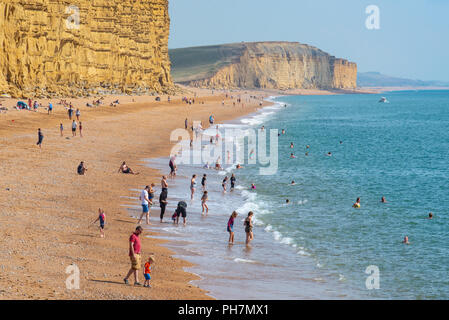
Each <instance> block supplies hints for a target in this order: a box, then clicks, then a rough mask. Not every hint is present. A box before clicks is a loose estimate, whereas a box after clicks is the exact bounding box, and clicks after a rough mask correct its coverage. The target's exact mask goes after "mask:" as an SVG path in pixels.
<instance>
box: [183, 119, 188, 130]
mask: <svg viewBox="0 0 449 320" xmlns="http://www.w3.org/2000/svg"><path fill="white" fill-rule="evenodd" d="M184 126H185V129H186V130H187V127H188V121H187V118H186V119H185V120H184Z"/></svg>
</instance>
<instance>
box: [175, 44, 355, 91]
mask: <svg viewBox="0 0 449 320" xmlns="http://www.w3.org/2000/svg"><path fill="white" fill-rule="evenodd" d="M170 58H171V61H172V75H173V78H174V81H175V82H179V83H182V84H187V85H190V86H195V87H203V88H215V89H231V88H262V89H281V90H287V89H296V88H303V89H352V88H355V87H356V86H357V65H356V64H355V63H353V62H349V61H347V60H344V59H339V58H336V57H334V56H331V55H330V54H328V53H326V52H324V51H322V50H320V49H318V48H315V47H312V46H309V45H306V44H301V43H298V42H256V43H235V44H225V45H217V46H206V47H191V48H182V49H173V50H170Z"/></svg>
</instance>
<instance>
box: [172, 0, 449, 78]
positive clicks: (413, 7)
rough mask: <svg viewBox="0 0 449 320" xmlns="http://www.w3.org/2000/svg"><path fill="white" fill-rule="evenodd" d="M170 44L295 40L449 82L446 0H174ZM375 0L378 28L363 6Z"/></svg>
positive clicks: (368, 64)
mask: <svg viewBox="0 0 449 320" xmlns="http://www.w3.org/2000/svg"><path fill="white" fill-rule="evenodd" d="M169 2H170V17H171V34H170V40H169V48H180V47H188V46H197V45H209V44H220V43H230V42H241V41H247V42H250V41H274V40H283V41H298V42H301V43H306V44H310V45H313V46H316V47H318V48H320V49H322V50H324V51H326V52H328V53H330V54H332V55H335V56H337V57H340V58H345V59H348V60H351V61H354V62H357V64H358V69H359V71H361V72H364V71H379V72H381V73H385V74H388V75H393V76H400V77H407V78H412V79H421V80H444V81H449V0H370V1H365V0H341V1H338V0H169ZM369 5H377V6H378V7H379V10H380V29H378V30H368V29H367V28H366V26H365V21H366V19H367V17H368V14H366V13H365V9H366V7H367V6H369Z"/></svg>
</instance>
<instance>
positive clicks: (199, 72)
mask: <svg viewBox="0 0 449 320" xmlns="http://www.w3.org/2000/svg"><path fill="white" fill-rule="evenodd" d="M245 50H248V51H250V52H253V53H255V54H267V53H270V52H276V51H279V50H282V51H283V53H284V54H285V52H287V51H289V52H296V53H297V54H303V53H304V51H306V50H307V51H312V52H313V54H315V55H327V54H326V53H325V52H323V51H321V50H319V49H317V48H315V47H312V46H308V45H305V44H300V43H299V42H283V41H271V42H241V43H230V44H222V45H211V46H200V47H189V48H180V49H171V50H169V55H170V60H171V64H172V66H171V75H172V77H173V80H174V81H175V82H188V81H193V80H199V79H205V78H209V77H211V76H213V75H214V74H215V73H216V72H217V71H218V70H219V69H221V68H223V67H224V66H226V65H228V64H231V63H234V62H238V61H239V59H240V57H241V56H242V54H243V53H244V51H245Z"/></svg>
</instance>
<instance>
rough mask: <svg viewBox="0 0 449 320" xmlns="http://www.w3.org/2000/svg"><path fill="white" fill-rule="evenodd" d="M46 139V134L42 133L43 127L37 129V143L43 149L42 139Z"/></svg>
mask: <svg viewBox="0 0 449 320" xmlns="http://www.w3.org/2000/svg"><path fill="white" fill-rule="evenodd" d="M43 140H44V135H43V134H42V131H41V128H39V129H37V143H36V144H37V145H38V146H39V148H40V149H42V141H43Z"/></svg>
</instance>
